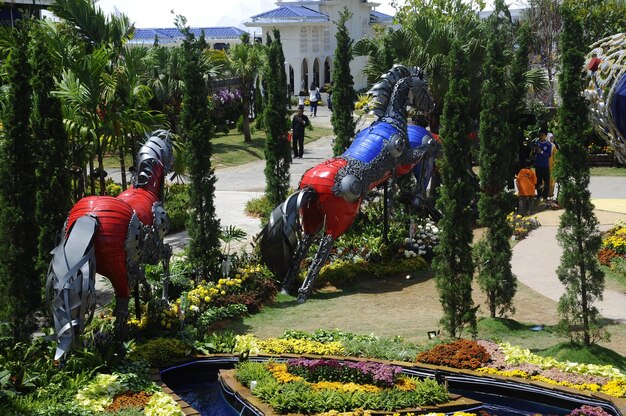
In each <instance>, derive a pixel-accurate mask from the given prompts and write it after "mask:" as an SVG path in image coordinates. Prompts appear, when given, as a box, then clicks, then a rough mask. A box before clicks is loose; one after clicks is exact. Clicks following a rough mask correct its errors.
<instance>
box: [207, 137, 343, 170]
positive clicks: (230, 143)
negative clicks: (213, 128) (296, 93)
mask: <svg viewBox="0 0 626 416" xmlns="http://www.w3.org/2000/svg"><path fill="white" fill-rule="evenodd" d="M332 134H333V131H332V129H327V128H322V127H313V128H311V129H307V130H306V133H305V136H304V142H305V143H309V142H311V141H314V140H317V139H319V138H320V137H323V136H329V135H332ZM211 142H212V143H213V160H214V167H215V168H216V169H219V168H222V167H228V166H237V165H243V164H245V163H250V162H254V161H256V160H263V159H265V155H264V154H263V147H264V146H265V132H264V131H257V132H255V133H254V134H253V135H252V141H251V142H248V143H246V142H244V140H243V134H240V133H237V131H236V130H231V131H230V132H229V133H226V134H224V133H218V134H217V135H216V136H215V137H213V139H211Z"/></svg>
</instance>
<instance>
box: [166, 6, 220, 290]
mask: <svg viewBox="0 0 626 416" xmlns="http://www.w3.org/2000/svg"><path fill="white" fill-rule="evenodd" d="M176 26H177V27H178V28H179V30H180V31H181V32H182V33H183V34H184V35H185V39H184V41H183V46H182V47H183V71H182V72H183V80H184V83H185V88H184V98H183V105H182V108H183V110H182V115H181V125H182V131H181V135H182V137H183V139H184V140H186V142H187V154H186V160H187V166H188V169H189V177H190V184H189V199H190V205H191V215H190V216H189V222H188V224H187V231H188V232H189V236H190V237H191V240H190V242H189V260H190V261H191V263H192V264H193V265H194V267H195V269H196V270H197V272H198V274H199V275H200V277H202V278H210V277H217V276H218V274H217V271H218V267H219V265H220V262H221V259H220V247H221V246H220V240H219V235H220V221H219V219H218V218H217V217H216V214H215V202H214V201H215V181H216V178H215V172H214V170H213V166H212V163H211V155H212V154H213V147H212V144H211V140H210V137H211V134H212V124H211V113H210V111H209V98H208V97H209V88H208V85H207V83H206V81H205V79H204V71H205V67H204V59H203V52H202V51H203V45H202V43H203V42H202V38H201V39H196V38H195V36H194V34H193V33H191V31H190V30H189V27H187V26H186V19H185V18H184V17H182V16H178V17H177V18H176Z"/></svg>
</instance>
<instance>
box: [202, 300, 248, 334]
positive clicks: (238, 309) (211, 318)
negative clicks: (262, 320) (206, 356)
mask: <svg viewBox="0 0 626 416" xmlns="http://www.w3.org/2000/svg"><path fill="white" fill-rule="evenodd" d="M247 313H248V308H247V307H246V305H242V304H240V303H235V304H230V305H226V306H218V307H211V308H208V309H207V310H205V311H202V313H201V314H200V315H199V316H198V317H197V319H195V320H194V322H193V325H194V326H195V327H196V328H197V330H198V333H199V334H202V333H206V332H207V331H208V330H209V329H210V328H211V326H213V325H214V324H216V323H217V322H220V321H224V320H226V319H231V318H236V317H239V316H242V315H245V314H247Z"/></svg>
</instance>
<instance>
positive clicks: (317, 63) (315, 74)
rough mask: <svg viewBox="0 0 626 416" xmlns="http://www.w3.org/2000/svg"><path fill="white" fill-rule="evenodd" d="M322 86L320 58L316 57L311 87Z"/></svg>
mask: <svg viewBox="0 0 626 416" xmlns="http://www.w3.org/2000/svg"><path fill="white" fill-rule="evenodd" d="M319 86H320V60H319V59H317V58H315V60H314V61H313V82H311V89H314V88H316V87H319Z"/></svg>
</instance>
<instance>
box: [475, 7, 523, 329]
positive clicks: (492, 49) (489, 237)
mask: <svg viewBox="0 0 626 416" xmlns="http://www.w3.org/2000/svg"><path fill="white" fill-rule="evenodd" d="M485 30H486V32H487V36H486V41H487V43H486V50H487V51H486V54H485V63H484V65H483V76H484V81H483V87H482V94H481V104H482V110H481V112H480V129H479V139H480V151H479V157H478V158H479V164H480V185H481V189H482V192H481V194H480V200H479V202H478V209H479V214H480V220H481V222H482V223H483V224H485V225H486V226H487V232H486V233H485V236H484V237H483V239H482V240H481V241H480V243H479V245H478V246H477V250H476V256H475V257H476V259H477V270H478V274H477V280H478V283H479V285H480V287H481V289H482V290H483V291H484V292H485V293H486V295H487V305H488V307H489V314H490V315H491V317H492V318H495V317H496V316H506V314H507V313H508V312H514V308H513V296H515V292H516V289H517V281H516V279H515V276H514V275H513V273H512V272H511V257H512V252H511V245H510V243H509V241H510V239H511V235H512V234H513V229H512V227H511V226H510V225H509V222H508V221H507V215H508V214H509V212H510V211H511V209H512V208H513V204H514V200H513V195H512V194H511V193H510V192H507V191H506V186H507V182H508V180H509V175H510V173H511V166H512V163H513V157H512V155H513V152H511V149H513V148H514V147H513V140H512V135H511V129H510V127H509V119H510V109H511V105H510V104H509V102H508V100H507V99H511V98H512V97H511V96H510V94H509V85H510V84H509V83H508V82H507V81H508V74H507V68H508V67H509V65H510V57H511V53H510V52H511V50H510V49H511V40H512V32H511V21H510V14H509V10H508V7H507V6H506V5H505V4H504V0H496V3H495V9H494V12H493V13H492V14H491V16H490V17H489V18H488V19H487V21H486V22H485Z"/></svg>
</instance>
